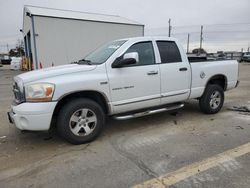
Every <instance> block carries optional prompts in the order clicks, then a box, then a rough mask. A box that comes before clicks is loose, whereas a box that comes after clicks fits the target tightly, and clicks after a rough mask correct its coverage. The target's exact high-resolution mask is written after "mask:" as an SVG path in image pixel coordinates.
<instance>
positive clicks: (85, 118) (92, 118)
mask: <svg viewBox="0 0 250 188" xmlns="http://www.w3.org/2000/svg"><path fill="white" fill-rule="evenodd" d="M104 124H105V115H104V112H103V110H102V108H101V107H100V105H99V104H97V103H96V102H95V101H92V100H89V99H84V98H76V99H73V100H72V101H70V102H68V103H66V104H65V105H64V106H63V107H62V109H61V110H60V112H59V114H58V119H57V130H58V132H59V134H60V135H61V136H62V137H63V138H65V139H66V140H67V141H68V142H70V143H72V144H83V143H87V142H90V141H92V140H94V139H95V138H96V137H97V136H98V135H99V134H100V132H101V130H102V128H103V126H104Z"/></svg>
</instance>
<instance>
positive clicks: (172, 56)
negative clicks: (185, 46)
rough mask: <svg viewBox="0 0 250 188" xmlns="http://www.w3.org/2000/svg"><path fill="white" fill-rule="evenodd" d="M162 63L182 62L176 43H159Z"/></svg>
mask: <svg viewBox="0 0 250 188" xmlns="http://www.w3.org/2000/svg"><path fill="white" fill-rule="evenodd" d="M156 43H157V46H158V49H159V52H160V56H161V62H162V63H176V62H182V59H181V54H180V51H179V48H178V47H177V45H176V43H175V42H174V41H157V42H156Z"/></svg>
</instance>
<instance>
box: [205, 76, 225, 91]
mask: <svg viewBox="0 0 250 188" xmlns="http://www.w3.org/2000/svg"><path fill="white" fill-rule="evenodd" d="M209 84H217V85H219V86H221V87H222V89H223V90H224V91H226V90H227V77H226V76H225V75H223V74H216V75H213V76H211V77H210V78H209V79H208V81H207V83H206V86H205V88H207V86H208V85H209Z"/></svg>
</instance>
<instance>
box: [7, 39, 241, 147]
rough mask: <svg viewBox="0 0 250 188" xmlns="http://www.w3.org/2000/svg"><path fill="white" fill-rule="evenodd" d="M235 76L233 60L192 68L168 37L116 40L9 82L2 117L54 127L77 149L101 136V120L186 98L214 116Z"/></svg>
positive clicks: (177, 104)
mask: <svg viewBox="0 0 250 188" xmlns="http://www.w3.org/2000/svg"><path fill="white" fill-rule="evenodd" d="M238 71H239V67H238V62H237V61H235V60H227V61H220V62H219V63H218V62H217V61H208V62H204V61H203V62H201V63H199V62H195V63H190V62H189V61H188V58H187V55H186V53H185V52H184V50H183V48H182V46H181V44H180V43H179V42H178V41H177V40H176V39H173V38H167V37H138V38H129V39H121V40H116V41H113V42H110V43H108V44H106V45H104V46H102V47H101V48H98V49H97V50H95V51H94V52H92V53H91V54H89V55H88V56H86V57H85V58H84V59H82V60H79V61H78V62H77V63H76V64H70V65H64V66H58V67H52V68H46V69H42V70H36V71H31V72H28V73H24V74H20V75H18V76H16V77H14V85H13V87H14V90H13V91H14V96H15V103H14V104H12V106H11V111H10V112H9V113H8V116H9V120H10V122H12V123H14V124H15V125H16V127H17V128H19V129H21V130H32V131H44V130H49V129H50V128H51V127H53V126H56V128H57V131H58V132H59V134H60V135H61V136H62V137H63V138H65V139H66V140H68V141H69V142H70V143H73V144H82V143H86V142H90V141H92V140H94V139H95V138H96V137H97V136H98V135H99V134H100V132H101V130H102V129H103V127H104V125H105V120H106V117H107V116H110V117H114V118H116V119H118V120H125V119H129V118H134V117H140V116H144V115H149V114H154V113H159V112H163V111H172V110H177V109H180V108H182V107H183V106H184V102H185V101H187V100H189V99H197V100H199V106H200V110H201V111H202V112H204V113H206V114H215V113H217V112H219V111H220V109H221V108H222V106H223V102H224V92H225V91H227V90H230V89H233V88H235V87H237V85H238ZM53 122H55V124H54V123H53Z"/></svg>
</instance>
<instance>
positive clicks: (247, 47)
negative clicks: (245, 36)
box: [247, 43, 249, 52]
mask: <svg viewBox="0 0 250 188" xmlns="http://www.w3.org/2000/svg"><path fill="white" fill-rule="evenodd" d="M247 52H249V43H248V47H247Z"/></svg>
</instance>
